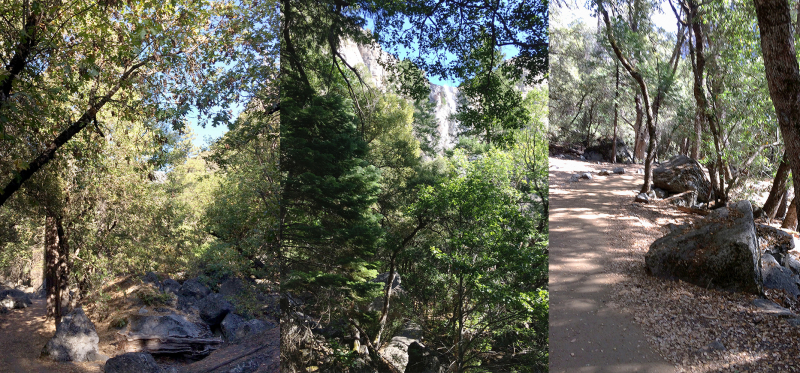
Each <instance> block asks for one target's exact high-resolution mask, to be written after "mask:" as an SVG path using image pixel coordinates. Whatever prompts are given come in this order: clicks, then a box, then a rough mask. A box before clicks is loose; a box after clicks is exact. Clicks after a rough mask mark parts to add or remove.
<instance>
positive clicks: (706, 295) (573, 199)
mask: <svg viewBox="0 0 800 373" xmlns="http://www.w3.org/2000/svg"><path fill="white" fill-rule="evenodd" d="M641 167H642V166H638V165H630V166H626V167H625V168H626V171H627V173H626V174H625V175H610V176H599V175H597V174H596V173H594V175H593V176H594V179H593V180H591V181H588V180H581V181H579V182H575V183H570V182H568V180H569V176H570V175H571V174H574V173H577V172H579V171H597V170H599V169H601V168H605V169H611V168H613V167H612V165H608V164H590V163H586V162H579V161H568V160H563V159H556V158H550V168H551V169H550V188H551V189H550V196H551V197H550V198H551V206H552V207H551V211H553V212H551V217H550V219H551V221H550V231H551V236H550V245H551V248H550V250H551V255H550V258H551V259H550V276H551V308H550V315H551V316H550V317H551V319H550V322H551V326H550V327H551V339H550V344H551V345H550V346H551V348H550V349H551V354H550V357H551V368H553V371H554V372H561V371H566V372H570V371H591V372H601V371H640V372H646V371H674V372H800V326H797V325H795V324H794V323H793V321H792V320H791V319H785V318H777V317H774V316H770V315H766V314H764V313H763V312H762V311H759V310H758V309H757V308H756V307H755V306H754V305H753V303H752V301H753V300H755V299H757V298H758V296H756V295H750V294H741V293H731V292H725V291H719V290H714V289H706V288H702V287H698V286H695V285H691V284H688V283H685V282H682V281H668V280H664V279H660V278H654V277H651V276H648V275H647V274H646V273H645V271H644V267H645V266H644V254H645V253H646V252H647V250H648V249H649V246H650V244H651V243H652V242H653V241H655V240H656V239H657V238H659V237H662V236H663V235H665V234H666V233H667V231H668V228H666V226H667V224H670V223H672V224H684V223H687V222H690V221H692V220H697V219H700V218H701V217H699V216H697V215H691V214H686V213H684V212H680V211H677V210H675V209H674V208H672V207H671V206H667V205H661V204H658V203H654V204H639V203H634V202H633V199H634V197H635V196H636V194H637V192H638V189H639V188H640V187H641V183H642V176H643V175H641V174H637V173H634V171H635V170H636V169H639V168H641ZM589 220H591V221H589ZM598 226H599V228H598ZM598 231H600V233H601V234H598ZM559 281H566V282H565V283H563V284H561V285H559ZM767 295H768V296H770V295H771V294H770V292H767ZM580 299H586V300H587V302H593V303H590V305H592V307H591V308H586V309H583V310H582V309H579V308H578V307H577V306H578V305H579V304H576V303H575V301H576V300H580ZM568 301H572V303H569V302H568ZM605 315H614V316H616V317H619V320H623V321H624V320H628V322H631V321H632V323H631V324H624V323H622V324H619V326H620V327H621V328H622V329H623V330H621V331H620V330H619V328H615V329H614V328H612V329H611V330H610V332H613V333H616V334H612V336H616V335H621V337H620V338H619V339H617V338H608V339H610V340H611V344H608V345H605V346H603V347H604V348H603V349H601V351H603V350H605V351H607V350H609V349H613V348H614V347H616V348H617V350H614V351H618V350H619V349H620V348H621V349H622V350H623V351H627V354H628V356H629V357H628V359H629V360H631V362H629V363H627V364H628V365H626V363H625V358H626V357H625V354H618V355H612V356H608V355H606V354H604V353H600V354H598V353H596V352H593V353H591V354H590V353H587V351H591V350H590V349H591V347H590V348H589V349H587V347H589V346H590V345H589V344H588V341H593V340H596V339H597V337H598V336H601V334H602V333H606V332H609V330H607V329H608V328H606V329H603V327H604V325H603V324H604V323H605V324H607V323H608V322H607V319H606V318H604V317H601V316H605ZM576 316H578V317H579V318H578V319H575V317H576ZM558 323H560V325H559V324H558ZM627 325H631V326H632V327H627ZM572 331H579V332H580V334H578V335H575V336H573V335H571V334H569V333H570V332H572ZM573 340H574V342H573ZM582 340H588V341H585V342H583V344H582V345H579V344H580V343H581V341H582ZM630 340H636V341H637V343H638V342H643V343H642V344H641V345H639V347H638V349H632V348H631V346H632V345H631V344H630V343H628V342H625V341H630ZM642 352H646V353H642ZM572 353H575V356H572V355H570V354H572ZM648 353H649V354H648ZM645 357H646V359H645ZM634 360H636V361H634ZM587 364H589V366H588V367H587V366H586V365H587ZM608 367H610V368H608Z"/></svg>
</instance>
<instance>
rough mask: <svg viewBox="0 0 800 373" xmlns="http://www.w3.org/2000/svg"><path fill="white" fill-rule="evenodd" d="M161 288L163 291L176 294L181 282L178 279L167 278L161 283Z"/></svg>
mask: <svg viewBox="0 0 800 373" xmlns="http://www.w3.org/2000/svg"><path fill="white" fill-rule="evenodd" d="M161 288H162V289H164V292H165V293H172V294H175V295H178V293H179V292H180V290H181V284H180V283H179V282H178V281H175V280H173V279H171V278H168V279H166V280H164V281H163V282H162V283H161Z"/></svg>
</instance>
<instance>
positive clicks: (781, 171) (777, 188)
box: [764, 153, 790, 219]
mask: <svg viewBox="0 0 800 373" xmlns="http://www.w3.org/2000/svg"><path fill="white" fill-rule="evenodd" d="M789 171H790V170H789V162H788V161H787V159H786V153H784V154H783V157H782V158H781V163H780V165H779V166H778V172H776V173H775V179H774V180H773V181H772V188H771V189H770V190H769V196H768V197H767V201H766V202H764V214H765V215H766V216H767V218H768V219H774V218H775V213H776V212H777V211H778V205H779V204H780V202H781V199H782V198H783V194H785V193H786V181H787V180H788V179H789Z"/></svg>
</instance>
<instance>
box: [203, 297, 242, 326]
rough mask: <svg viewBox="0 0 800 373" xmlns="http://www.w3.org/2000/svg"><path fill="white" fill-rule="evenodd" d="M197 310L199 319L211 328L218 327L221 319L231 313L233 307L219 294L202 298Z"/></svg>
mask: <svg viewBox="0 0 800 373" xmlns="http://www.w3.org/2000/svg"><path fill="white" fill-rule="evenodd" d="M198 308H199V309H200V318H201V319H203V321H205V322H207V323H208V325H211V326H215V325H219V323H221V322H222V319H224V318H225V316H226V315H227V314H228V313H229V312H231V311H233V305H232V304H231V303H230V302H228V301H227V300H225V297H223V296H222V294H219V293H214V294H211V295H209V296H207V297H205V298H203V299H202V300H201V301H200V303H199V304H198Z"/></svg>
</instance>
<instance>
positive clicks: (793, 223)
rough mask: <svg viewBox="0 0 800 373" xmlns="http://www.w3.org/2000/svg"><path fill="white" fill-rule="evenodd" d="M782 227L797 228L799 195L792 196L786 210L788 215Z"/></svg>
mask: <svg viewBox="0 0 800 373" xmlns="http://www.w3.org/2000/svg"><path fill="white" fill-rule="evenodd" d="M781 228H786V229H791V230H793V231H794V230H797V197H795V198H792V203H791V204H790V205H789V209H788V210H786V217H785V218H784V219H783V224H781Z"/></svg>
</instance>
